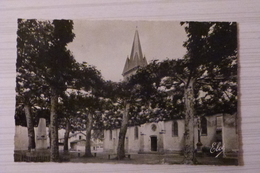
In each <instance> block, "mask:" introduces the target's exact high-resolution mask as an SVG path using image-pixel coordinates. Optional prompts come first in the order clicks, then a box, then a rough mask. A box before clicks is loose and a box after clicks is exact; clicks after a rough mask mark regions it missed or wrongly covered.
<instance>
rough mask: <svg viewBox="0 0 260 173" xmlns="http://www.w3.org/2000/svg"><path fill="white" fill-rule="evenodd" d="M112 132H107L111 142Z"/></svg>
mask: <svg viewBox="0 0 260 173" xmlns="http://www.w3.org/2000/svg"><path fill="white" fill-rule="evenodd" d="M112 137H113V136H112V130H109V139H110V140H112Z"/></svg>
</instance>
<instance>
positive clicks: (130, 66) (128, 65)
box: [122, 29, 147, 80]
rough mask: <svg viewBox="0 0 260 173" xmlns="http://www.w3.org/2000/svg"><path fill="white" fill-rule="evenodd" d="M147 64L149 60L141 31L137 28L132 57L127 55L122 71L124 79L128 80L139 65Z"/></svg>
mask: <svg viewBox="0 0 260 173" xmlns="http://www.w3.org/2000/svg"><path fill="white" fill-rule="evenodd" d="M146 65H147V61H146V58H145V56H143V53H142V48H141V43H140V39H139V33H138V30H137V29H136V31H135V35H134V41H133V45H132V50H131V54H130V57H129V56H127V58H126V62H125V67H124V70H123V73H122V75H123V77H124V80H128V79H129V77H130V76H132V75H133V74H135V73H136V71H137V70H138V68H139V67H144V66H146Z"/></svg>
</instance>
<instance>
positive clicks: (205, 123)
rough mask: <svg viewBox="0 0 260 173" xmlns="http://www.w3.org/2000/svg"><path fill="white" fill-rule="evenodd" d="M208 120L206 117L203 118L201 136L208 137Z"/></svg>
mask: <svg viewBox="0 0 260 173" xmlns="http://www.w3.org/2000/svg"><path fill="white" fill-rule="evenodd" d="M207 126H208V125H207V119H206V117H201V135H207V133H208V127H207Z"/></svg>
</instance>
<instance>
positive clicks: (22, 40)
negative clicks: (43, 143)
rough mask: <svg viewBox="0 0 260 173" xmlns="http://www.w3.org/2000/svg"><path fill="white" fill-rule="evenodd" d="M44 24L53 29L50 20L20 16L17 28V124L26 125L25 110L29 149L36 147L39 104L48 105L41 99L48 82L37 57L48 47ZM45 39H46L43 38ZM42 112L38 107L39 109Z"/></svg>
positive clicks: (43, 98)
mask: <svg viewBox="0 0 260 173" xmlns="http://www.w3.org/2000/svg"><path fill="white" fill-rule="evenodd" d="M42 28H46V30H45V32H46V35H48V34H49V33H50V30H51V28H52V27H51V25H50V23H49V22H46V21H45V22H44V21H36V20H22V19H18V30H17V63H16V71H17V77H16V92H17V96H16V115H15V118H16V124H20V125H24V123H23V122H22V121H23V118H22V115H23V113H22V112H24V115H25V119H26V126H27V128H28V139H29V141H28V149H29V150H31V149H35V132H34V126H35V121H36V116H38V115H36V106H38V107H39V106H46V105H44V103H43V102H41V100H46V98H45V97H44V94H46V93H48V91H47V87H46V82H45V81H44V80H43V79H42V78H41V77H40V76H38V75H37V74H36V73H37V70H36V67H35V66H34V64H36V59H37V58H40V53H41V52H43V51H44V50H48V48H49V45H48V44H46V42H48V41H49V40H50V37H48V36H47V37H44V34H42ZM41 39H45V40H46V42H42V41H41ZM38 112H39V111H38Z"/></svg>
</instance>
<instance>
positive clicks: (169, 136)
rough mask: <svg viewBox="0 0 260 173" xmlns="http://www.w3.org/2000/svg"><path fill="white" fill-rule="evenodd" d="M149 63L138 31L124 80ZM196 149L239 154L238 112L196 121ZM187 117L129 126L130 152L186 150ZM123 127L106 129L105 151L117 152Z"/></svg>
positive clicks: (126, 66) (128, 150) (126, 138)
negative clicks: (221, 150) (185, 122)
mask: <svg viewBox="0 0 260 173" xmlns="http://www.w3.org/2000/svg"><path fill="white" fill-rule="evenodd" d="M146 65H147V61H146V58H145V57H144V56H143V54H142V49H141V44H140V39H139V33H138V31H137V30H136V32H135V35H134V41H133V45H132V50H131V55H130V58H129V57H127V59H126V63H125V66H124V70H123V74H122V75H123V77H124V80H128V79H129V77H130V76H131V75H133V74H135V73H136V71H137V69H138V68H139V67H144V66H146ZM195 122H196V124H194V148H195V150H196V149H198V144H201V145H199V146H200V148H199V150H201V148H202V149H203V148H204V149H205V150H210V149H212V148H213V149H214V148H215V147H221V148H222V149H223V155H224V156H225V157H230V156H234V155H236V154H237V152H238V149H239V146H238V133H237V123H236V122H237V120H236V115H229V114H216V115H210V116H203V117H200V118H199V119H196V120H195ZM184 129H185V128H184V119H178V120H171V121H160V122H153V123H145V124H142V125H138V126H132V127H128V128H127V133H126V137H125V151H126V153H182V151H183V148H184ZM119 131H120V129H113V130H104V144H103V145H104V148H103V149H104V152H107V153H116V150H117V145H118V140H119Z"/></svg>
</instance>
